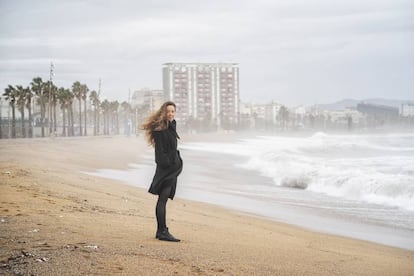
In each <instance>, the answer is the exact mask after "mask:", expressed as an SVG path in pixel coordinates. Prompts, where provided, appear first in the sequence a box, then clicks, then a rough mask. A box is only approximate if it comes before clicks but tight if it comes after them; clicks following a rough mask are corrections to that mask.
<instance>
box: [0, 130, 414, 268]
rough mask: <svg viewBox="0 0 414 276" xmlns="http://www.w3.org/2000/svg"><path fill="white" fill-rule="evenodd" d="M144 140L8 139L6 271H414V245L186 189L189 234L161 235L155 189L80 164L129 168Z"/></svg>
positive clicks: (175, 210) (183, 203) (1, 150)
mask: <svg viewBox="0 0 414 276" xmlns="http://www.w3.org/2000/svg"><path fill="white" fill-rule="evenodd" d="M197 139H206V137H205V136H192V137H185V136H184V137H183V140H187V141H190V140H197ZM208 139H211V138H208ZM214 139H222V138H220V137H215V138H214ZM226 139H230V138H229V136H226ZM145 149H146V145H145V143H144V141H143V139H142V138H136V137H130V138H127V137H98V138H93V137H86V138H55V139H51V138H46V139H17V140H0V189H1V190H0V191H1V193H0V204H1V205H0V220H1V222H0V271H1V273H3V274H6V275H8V274H11V275H13V274H22V275H30V274H39V275H85V274H92V275H112V274H115V273H120V274H125V275H414V252H413V251H408V250H403V249H398V248H393V247H387V246H383V245H378V244H374V243H370V242H365V241H359V240H354V239H350V238H343V237H337V236H333V235H327V234H321V233H316V232H312V231H307V230H304V229H301V228H299V227H294V226H291V225H288V224H283V223H278V222H274V221H269V220H265V219H262V218H256V217H252V216H249V215H246V214H242V213H239V212H235V211H231V210H227V209H224V208H221V207H217V206H213V205H209V204H205V203H199V202H194V201H188V200H183V199H180V198H176V199H175V200H174V201H170V202H169V203H168V217H167V220H168V225H169V227H170V230H171V232H172V233H173V234H174V235H175V236H177V237H179V238H181V239H182V240H183V241H182V242H181V243H168V242H161V241H158V240H156V239H155V238H154V235H155V227H156V225H155V216H154V205H155V201H156V197H154V196H153V195H151V194H149V193H147V192H146V190H145V189H142V188H137V187H132V186H128V185H124V184H122V183H120V182H117V181H113V180H108V179H104V178H99V177H95V176H90V175H85V174H83V173H80V172H81V171H93V170H95V169H101V168H113V169H126V168H127V166H128V164H130V163H137V162H139V158H140V155H142V153H143V152H144V151H145ZM178 192H179V191H178Z"/></svg>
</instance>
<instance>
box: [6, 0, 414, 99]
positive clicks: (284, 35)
mask: <svg viewBox="0 0 414 276" xmlns="http://www.w3.org/2000/svg"><path fill="white" fill-rule="evenodd" d="M50 62H53V63H54V65H55V76H54V82H55V84H56V85H57V86H63V87H66V88H70V87H71V85H72V84H73V82H75V81H80V82H81V83H85V84H87V85H88V87H89V88H90V89H91V90H97V89H98V83H99V79H100V78H101V79H102V90H101V93H102V96H103V97H106V98H108V99H109V100H115V99H116V100H119V101H123V100H127V99H128V91H129V90H131V91H134V90H137V89H141V88H143V87H148V88H153V89H162V71H161V68H162V64H163V63H166V62H208V63H215V62H233V63H238V64H239V68H240V93H241V100H242V101H243V102H247V101H254V102H258V103H259V102H266V101H271V100H274V101H276V102H279V103H282V104H286V105H288V106H294V105H300V104H305V105H311V104H316V103H331V102H334V101H337V100H341V99H343V98H354V99H364V98H373V97H381V98H388V99H401V100H413V99H414V1H412V0H372V1H371V0H342V1H339V0H302V1H299V0H274V1H270V0H269V1H264V0H250V1H242V0H234V1H227V0H218V1H215V0H209V1H205V0H203V1H198V0H189V1H183V0H180V1H172V0H164V1H162V0H158V1H143V0H142V1H139V0H138V1H134V0H131V1H122V0H114V1H108V0H106V1H97V0H95V1H93V0H84V1H81V0H70V1H69V0H68V1H48V0H45V1H40V0H39V1H37V0H27V1H19V0H0V89H1V92H3V91H4V88H5V87H6V86H7V85H8V84H12V85H17V84H20V85H29V83H30V81H31V80H32V79H33V78H34V77H37V76H40V77H42V78H43V79H44V80H47V79H49V69H50Z"/></svg>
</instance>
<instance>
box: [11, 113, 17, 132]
mask: <svg viewBox="0 0 414 276" xmlns="http://www.w3.org/2000/svg"><path fill="white" fill-rule="evenodd" d="M11 132H12V133H11V134H12V138H16V110H15V107H14V105H12V129H11Z"/></svg>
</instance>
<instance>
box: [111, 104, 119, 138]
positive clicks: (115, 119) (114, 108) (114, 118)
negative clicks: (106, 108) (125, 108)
mask: <svg viewBox="0 0 414 276" xmlns="http://www.w3.org/2000/svg"><path fill="white" fill-rule="evenodd" d="M118 108H119V102H118V101H113V102H110V110H111V115H112V116H111V117H112V129H114V128H115V134H119V112H118Z"/></svg>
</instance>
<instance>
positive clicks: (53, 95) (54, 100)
mask: <svg viewBox="0 0 414 276" xmlns="http://www.w3.org/2000/svg"><path fill="white" fill-rule="evenodd" d="M51 85H52V87H51V89H50V92H51V95H50V97H51V98H50V104H51V105H52V106H51V107H50V108H51V113H50V115H51V117H53V132H54V133H56V129H57V119H56V117H57V116H56V105H57V103H58V101H57V92H58V88H57V87H56V85H54V84H53V82H52V83H51ZM50 126H51V127H52V124H51V125H50ZM50 131H52V129H50Z"/></svg>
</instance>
